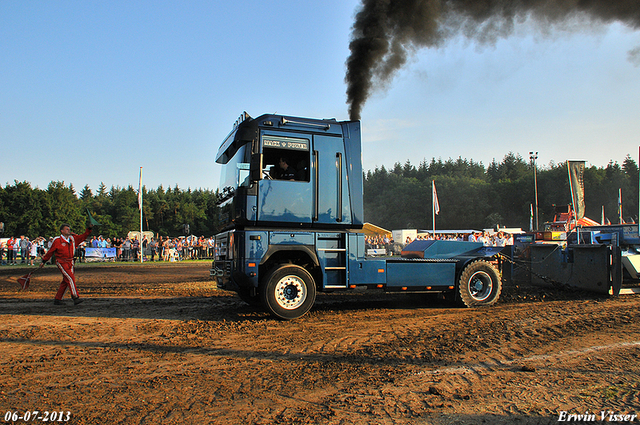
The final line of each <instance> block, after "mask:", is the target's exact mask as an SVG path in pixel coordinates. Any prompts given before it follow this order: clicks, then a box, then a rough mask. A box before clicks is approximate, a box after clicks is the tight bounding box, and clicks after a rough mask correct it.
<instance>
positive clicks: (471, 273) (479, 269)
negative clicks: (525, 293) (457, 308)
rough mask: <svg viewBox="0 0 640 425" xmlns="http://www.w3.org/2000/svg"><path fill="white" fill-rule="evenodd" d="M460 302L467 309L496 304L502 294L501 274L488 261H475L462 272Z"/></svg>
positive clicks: (459, 289) (459, 287)
mask: <svg viewBox="0 0 640 425" xmlns="http://www.w3.org/2000/svg"><path fill="white" fill-rule="evenodd" d="M458 291H459V294H460V301H462V303H463V304H464V305H466V306H467V307H479V306H489V305H492V304H495V303H496V302H497V301H498V298H500V292H502V282H501V280H500V273H498V270H496V268H495V267H493V265H492V264H491V263H489V262H487V261H474V262H472V263H469V264H467V266H466V267H465V268H464V269H463V270H462V274H461V275H460V280H459V281H458Z"/></svg>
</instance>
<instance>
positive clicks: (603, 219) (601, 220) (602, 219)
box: [600, 205, 606, 226]
mask: <svg viewBox="0 0 640 425" xmlns="http://www.w3.org/2000/svg"><path fill="white" fill-rule="evenodd" d="M600 224H601V225H603V226H604V225H605V224H606V222H605V217H604V205H603V206H602V217H601V218H600Z"/></svg>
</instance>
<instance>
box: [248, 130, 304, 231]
mask: <svg viewBox="0 0 640 425" xmlns="http://www.w3.org/2000/svg"><path fill="white" fill-rule="evenodd" d="M261 148H262V164H261V168H262V170H263V171H262V172H263V176H262V180H260V181H259V182H258V187H259V190H258V195H257V209H258V214H257V220H258V221H259V222H274V223H311V216H312V208H313V202H312V186H311V182H310V162H311V158H310V156H311V155H310V154H311V153H310V150H311V138H310V136H306V135H302V136H298V135H296V136H295V137H292V136H291V134H287V133H279V132H264V133H263V134H262V136H261ZM285 163H286V164H287V165H286V166H285V165H284V164H285ZM283 167H285V168H286V169H283ZM287 170H288V171H287Z"/></svg>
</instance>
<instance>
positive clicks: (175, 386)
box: [0, 263, 640, 424]
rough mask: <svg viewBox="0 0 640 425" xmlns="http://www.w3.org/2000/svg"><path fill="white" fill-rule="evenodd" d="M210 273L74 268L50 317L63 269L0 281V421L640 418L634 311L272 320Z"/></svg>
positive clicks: (512, 299)
mask: <svg viewBox="0 0 640 425" xmlns="http://www.w3.org/2000/svg"><path fill="white" fill-rule="evenodd" d="M208 267H209V264H206V263H199V264H184V263H181V264H162V265H160V266H158V267H149V266H147V265H145V266H139V265H126V266H120V267H118V266H107V267H82V266H81V267H79V269H78V271H77V275H78V279H79V288H80V294H81V296H83V297H84V298H85V302H84V303H83V304H81V305H78V306H73V305H72V304H71V302H70V301H69V300H67V301H66V302H67V303H68V304H67V305H65V306H54V305H53V302H52V299H53V295H54V293H55V290H56V288H57V285H58V283H59V281H60V277H59V276H60V275H59V273H58V271H57V270H56V269H55V267H52V266H49V267H48V268H47V269H45V270H46V271H45V272H44V273H43V274H40V275H34V280H33V281H32V285H31V288H30V289H29V291H27V292H19V291H18V285H17V284H16V283H15V282H14V279H15V278H17V277H19V276H20V275H21V274H24V272H25V271H26V269H22V268H10V267H3V268H0V317H1V321H0V372H1V373H2V380H1V381H0V420H2V419H4V415H5V413H6V412H15V411H17V412H19V413H20V414H22V413H24V412H25V411H27V410H30V411H32V410H39V411H41V412H42V411H63V412H65V415H66V412H67V411H68V412H70V421H68V422H67V423H76V424H99V423H109V424H185V423H194V424H195V423H216V424H218V423H219V424H240V423H249V424H271V423H281V424H298V423H328V424H362V423H370V424H379V423H383V424H431V423H434V424H451V423H461V424H462V423H465V424H476V423H477V424H480V423H487V424H495V423H498V424H511V423H523V424H537V423H542V424H544V423H558V419H559V418H561V415H563V413H562V412H566V413H565V414H566V415H571V414H585V413H586V412H588V414H594V415H596V416H595V420H596V421H600V419H601V417H600V415H601V413H600V412H601V411H605V413H606V412H608V411H612V412H614V413H615V414H618V415H622V414H630V415H633V414H640V401H639V394H640V362H639V360H640V326H639V323H640V320H639V319H640V308H639V307H640V298H638V297H637V296H627V297H619V298H611V299H609V298H594V297H591V296H588V295H584V294H575V293H566V292H556V291H553V290H540V289H538V288H513V287H507V288H505V293H504V296H503V301H501V302H500V303H499V304H498V305H496V306H494V307H492V308H489V309H478V310H469V309H461V308H455V307H453V306H451V305H449V304H446V303H444V302H439V301H428V300H427V299H425V298H423V297H420V296H413V297H409V296H406V295H403V294H400V295H393V296H391V295H383V294H379V293H367V292H362V293H351V294H326V295H325V294H320V295H319V296H318V301H317V305H316V306H315V307H314V308H313V309H312V310H311V312H310V313H309V314H307V315H306V316H304V317H303V318H302V319H299V320H296V321H293V322H282V321H278V320H274V319H272V318H271V317H269V316H267V315H266V314H265V313H263V312H259V311H255V310H253V309H252V308H250V307H248V306H247V305H245V304H244V303H243V302H242V301H240V300H239V299H238V298H236V297H235V296H234V295H233V294H232V293H229V292H225V291H219V290H216V287H215V283H214V282H212V281H210V280H209V278H208ZM567 417H568V416H565V418H567ZM605 421H606V418H605ZM32 422H34V421H32ZM36 422H38V421H36ZM40 422H42V421H40ZM634 422H636V423H638V422H640V420H638V418H637V417H636V418H635V419H634Z"/></svg>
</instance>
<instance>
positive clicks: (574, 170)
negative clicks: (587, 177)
mask: <svg viewBox="0 0 640 425" xmlns="http://www.w3.org/2000/svg"><path fill="white" fill-rule="evenodd" d="M584 163H585V161H567V168H568V170H569V187H570V189H571V199H572V200H573V210H574V211H575V214H576V220H580V219H581V218H583V217H584V208H585V207H584Z"/></svg>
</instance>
